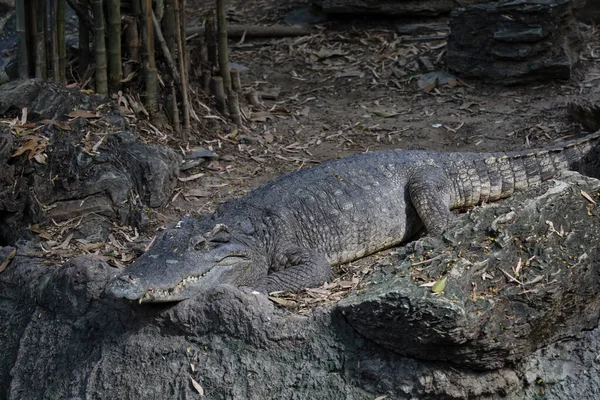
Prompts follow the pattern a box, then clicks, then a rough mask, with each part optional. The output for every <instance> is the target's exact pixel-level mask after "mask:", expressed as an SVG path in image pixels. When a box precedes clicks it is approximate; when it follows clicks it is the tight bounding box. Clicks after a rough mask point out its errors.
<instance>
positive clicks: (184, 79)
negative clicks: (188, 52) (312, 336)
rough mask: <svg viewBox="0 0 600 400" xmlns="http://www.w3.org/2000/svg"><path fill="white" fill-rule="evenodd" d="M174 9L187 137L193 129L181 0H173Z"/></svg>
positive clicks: (184, 123)
mask: <svg viewBox="0 0 600 400" xmlns="http://www.w3.org/2000/svg"><path fill="white" fill-rule="evenodd" d="M173 11H174V12H175V35H176V37H177V50H178V52H179V57H178V61H179V75H180V76H181V105H182V108H183V110H182V111H183V132H184V135H185V136H186V137H187V136H188V134H189V132H190V130H191V122H190V104H189V101H188V82H187V74H186V68H185V53H184V50H183V42H184V41H185V36H184V37H182V35H181V32H182V30H181V21H182V19H183V18H185V17H184V16H183V15H182V13H181V10H180V9H179V0H173Z"/></svg>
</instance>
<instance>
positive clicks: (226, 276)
mask: <svg viewBox="0 0 600 400" xmlns="http://www.w3.org/2000/svg"><path fill="white" fill-rule="evenodd" d="M206 228H207V226H206V224H203V226H202V227H199V226H198V223H197V221H196V220H194V219H193V218H192V217H186V218H185V219H184V220H182V221H180V222H179V223H178V224H177V225H176V226H175V227H173V228H170V229H167V230H165V231H164V232H163V233H162V234H161V235H160V236H159V237H158V238H157V239H156V241H155V243H154V244H153V245H152V247H151V248H150V250H148V251H147V252H146V253H144V254H143V255H142V256H141V257H140V258H138V259H137V260H136V261H135V262H133V263H132V264H131V265H129V266H128V267H127V268H125V270H124V271H123V272H122V273H121V274H119V275H117V276H116V277H115V278H114V279H113V280H112V281H111V282H109V284H108V287H107V292H108V293H109V294H111V295H112V296H114V297H118V298H125V299H129V300H136V301H139V302H140V303H144V302H151V303H158V302H171V301H180V300H185V299H189V298H191V297H194V296H196V295H197V294H199V293H200V292H203V291H206V290H207V289H209V288H211V287H214V286H215V285H218V284H224V283H228V284H233V285H244V284H248V283H250V282H251V281H252V279H251V277H252V276H253V270H252V268H254V265H255V260H256V256H255V255H254V252H253V251H252V248H251V246H250V245H249V238H248V237H246V236H245V235H243V234H232V233H231V232H229V229H228V228H227V227H226V226H225V225H222V224H212V227H211V228H209V230H208V231H206V230H205V229H206Z"/></svg>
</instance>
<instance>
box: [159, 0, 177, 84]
mask: <svg viewBox="0 0 600 400" xmlns="http://www.w3.org/2000/svg"><path fill="white" fill-rule="evenodd" d="M152 23H153V24H154V32H155V33H156V40H158V43H159V44H160V48H161V50H162V52H163V55H164V56H165V60H167V64H169V68H170V69H171V75H173V79H174V80H175V83H177V85H179V86H181V77H180V76H179V72H177V66H176V65H175V61H173V57H171V52H170V51H169V46H167V41H166V40H165V37H164V35H163V33H162V29H160V24H159V23H158V20H157V19H156V14H155V13H154V11H152Z"/></svg>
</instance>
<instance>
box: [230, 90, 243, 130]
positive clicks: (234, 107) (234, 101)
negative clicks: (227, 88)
mask: <svg viewBox="0 0 600 400" xmlns="http://www.w3.org/2000/svg"><path fill="white" fill-rule="evenodd" d="M227 104H228V106H229V114H230V116H231V119H233V122H235V124H236V125H237V126H238V127H240V128H241V126H242V113H241V112H240V103H239V98H238V94H237V93H236V92H234V91H231V92H229V94H228V95H227Z"/></svg>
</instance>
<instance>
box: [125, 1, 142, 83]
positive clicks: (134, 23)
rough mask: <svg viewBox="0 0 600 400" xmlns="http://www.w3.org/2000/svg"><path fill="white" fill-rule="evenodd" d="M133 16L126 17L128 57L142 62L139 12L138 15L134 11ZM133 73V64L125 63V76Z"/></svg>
mask: <svg viewBox="0 0 600 400" xmlns="http://www.w3.org/2000/svg"><path fill="white" fill-rule="evenodd" d="M134 4H138V5H139V2H137V1H134V2H133V3H132V6H133V5H134ZM132 14H133V15H128V16H126V17H125V18H126V20H127V27H126V28H125V42H126V45H127V53H128V57H129V59H130V60H131V61H135V62H139V61H140V48H141V42H140V35H139V30H138V20H139V10H137V13H136V11H135V10H132ZM132 72H133V66H132V64H131V63H125V65H123V75H124V76H129V75H130V74H131V73H132Z"/></svg>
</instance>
